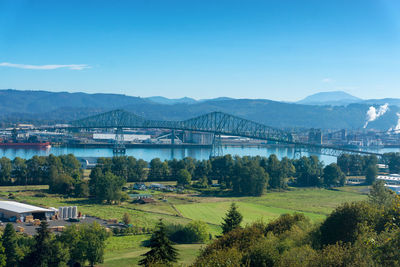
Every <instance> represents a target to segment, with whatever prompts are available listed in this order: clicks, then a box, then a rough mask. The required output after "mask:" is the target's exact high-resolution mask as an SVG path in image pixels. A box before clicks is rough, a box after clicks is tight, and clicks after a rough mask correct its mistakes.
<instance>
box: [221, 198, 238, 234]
mask: <svg viewBox="0 0 400 267" xmlns="http://www.w3.org/2000/svg"><path fill="white" fill-rule="evenodd" d="M242 220H243V216H242V214H240V212H239V211H238V210H237V206H236V204H235V203H232V205H231V207H230V209H229V211H228V213H227V214H226V217H225V218H224V222H223V223H222V233H223V234H226V233H228V232H230V231H232V230H233V229H236V228H238V227H240V223H241V222H242Z"/></svg>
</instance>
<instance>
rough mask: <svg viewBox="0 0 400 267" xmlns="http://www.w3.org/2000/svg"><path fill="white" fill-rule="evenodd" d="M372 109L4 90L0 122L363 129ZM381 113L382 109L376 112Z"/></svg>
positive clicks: (391, 111)
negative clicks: (198, 120) (205, 121)
mask: <svg viewBox="0 0 400 267" xmlns="http://www.w3.org/2000/svg"><path fill="white" fill-rule="evenodd" d="M370 107H371V104H363V103H357V104H350V105H347V106H323V105H302V104H295V103H283V102H277V101H271V100H265V99H258V100H253V99H228V98H222V99H210V100H203V101H195V102H190V103H175V104H171V103H169V104H162V103H157V102H154V101H151V100H150V99H146V98H139V97H132V96H126V95H118V94H86V93H67V92H57V93H55V92H47V91H19V90H0V122H1V123H2V124H3V125H4V124H8V123H17V122H19V123H21V122H34V123H46V122H51V123H53V122H68V121H71V120H74V119H78V118H83V117H86V116H89V115H93V114H97V113H100V112H105V111H109V110H113V109H117V108H118V109H125V110H127V111H131V112H134V113H136V114H138V115H141V116H143V117H145V118H148V119H160V120H182V119H188V118H191V117H194V116H198V115H201V114H204V113H208V112H212V111H222V112H226V113H230V114H234V115H237V116H240V117H243V118H247V119H250V120H254V121H257V122H260V123H264V124H267V125H270V126H273V127H280V128H292V127H305V128H311V127H314V128H334V129H341V128H348V129H358V128H362V127H363V125H364V124H365V121H366V113H367V111H368V110H369V108H370ZM376 108H379V106H376ZM399 109H400V108H399V107H397V106H389V108H388V110H387V112H386V113H385V114H383V115H382V116H380V117H379V118H378V119H376V120H375V121H373V122H371V123H369V125H368V128H377V129H382V130H387V129H389V128H391V127H394V126H395V125H396V124H397V122H398V116H397V115H396V113H397V112H400V110H399Z"/></svg>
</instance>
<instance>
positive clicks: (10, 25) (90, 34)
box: [0, 0, 400, 101]
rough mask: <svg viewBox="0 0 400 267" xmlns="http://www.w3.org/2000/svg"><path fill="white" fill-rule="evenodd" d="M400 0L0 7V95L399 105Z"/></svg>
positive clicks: (168, 0) (5, 0)
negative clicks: (335, 94) (318, 96)
mask: <svg viewBox="0 0 400 267" xmlns="http://www.w3.org/2000/svg"><path fill="white" fill-rule="evenodd" d="M399 85H400V1H398V0H323V1H322V0H271V1H269V0H264V1H253V0H241V1H236V0H182V1H178V0H176V1H175V0H158V1H155V0H141V1H139V0H138V1H134V0H132V1H121V0H119V1H118V0H115V1H111V0H110V1H101V0H93V1H73V0H68V1H61V0H57V1H54V0H49V1H45V0H42V1H19V0H0V88H15V89H32V90H50V91H70V92H76V91H83V92H89V93H121V94H127V95H133V96H143V97H146V96H153V95H162V96H166V97H172V98H176V97H183V96H189V97H194V98H213V97H219V96H229V97H235V98H268V99H274V100H286V101H293V100H298V99H301V98H303V97H305V96H306V95H309V94H312V93H316V92H319V91H333V90H344V91H346V92H348V93H351V94H354V95H356V96H359V97H362V98H383V97H398V98H400V90H399V89H400V86H399Z"/></svg>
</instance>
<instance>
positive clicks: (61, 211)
mask: <svg viewBox="0 0 400 267" xmlns="http://www.w3.org/2000/svg"><path fill="white" fill-rule="evenodd" d="M62 218H64V217H63V207H59V208H58V219H62Z"/></svg>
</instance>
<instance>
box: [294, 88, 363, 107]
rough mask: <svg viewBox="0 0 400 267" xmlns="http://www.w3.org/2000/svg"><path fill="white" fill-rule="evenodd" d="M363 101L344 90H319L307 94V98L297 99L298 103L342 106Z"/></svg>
mask: <svg viewBox="0 0 400 267" xmlns="http://www.w3.org/2000/svg"><path fill="white" fill-rule="evenodd" d="M360 101H362V99H361V98H358V97H355V96H353V95H351V94H349V93H346V92H344V91H330V92H319V93H316V94H312V95H309V96H307V97H306V98H304V99H302V100H300V101H297V102H296V103H297V104H305V105H333V106H341V105H348V104H351V103H356V102H360Z"/></svg>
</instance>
